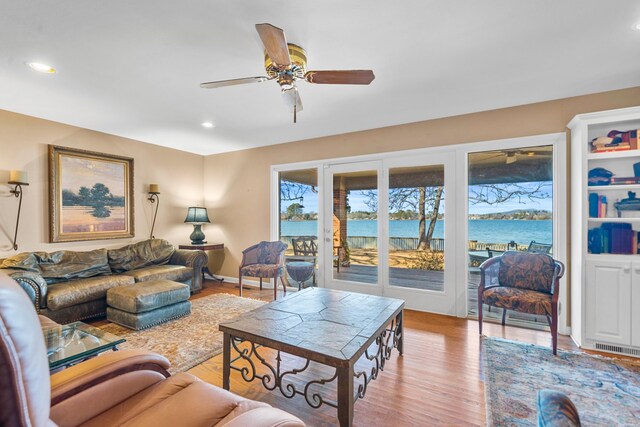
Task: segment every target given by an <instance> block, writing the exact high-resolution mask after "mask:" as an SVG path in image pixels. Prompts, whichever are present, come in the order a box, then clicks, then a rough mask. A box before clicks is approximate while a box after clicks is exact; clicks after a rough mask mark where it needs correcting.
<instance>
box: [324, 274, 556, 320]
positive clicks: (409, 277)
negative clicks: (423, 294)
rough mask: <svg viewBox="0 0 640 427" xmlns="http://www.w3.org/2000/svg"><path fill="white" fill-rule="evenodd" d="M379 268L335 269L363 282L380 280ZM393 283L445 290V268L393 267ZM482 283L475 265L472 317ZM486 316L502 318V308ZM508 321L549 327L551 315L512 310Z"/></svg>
mask: <svg viewBox="0 0 640 427" xmlns="http://www.w3.org/2000/svg"><path fill="white" fill-rule="evenodd" d="M377 273H378V268H377V267H376V266H373V265H357V264H351V265H350V266H349V267H340V272H337V271H336V270H335V269H334V270H333V277H334V279H337V280H345V281H352V282H359V283H371V284H374V283H377V278H378V274H377ZM389 276H390V284H391V285H393V286H400V287H403V288H412V289H423V290H429V291H443V290H444V271H431V270H418V269H412V268H398V267H391V268H389ZM479 285H480V272H479V271H478V270H477V269H473V270H472V271H470V272H469V275H468V280H467V301H468V314H469V316H471V317H477V315H478V308H477V307H478V286H479ZM484 317H485V320H489V321H492V320H493V321H497V320H500V321H501V320H502V310H498V309H496V308H489V307H486V306H485V309H484ZM507 320H508V321H515V322H517V323H518V324H521V325H523V326H527V325H528V326H535V327H537V328H546V327H547V319H546V318H545V317H544V316H534V315H529V314H524V313H516V312H513V311H510V312H508V313H507Z"/></svg>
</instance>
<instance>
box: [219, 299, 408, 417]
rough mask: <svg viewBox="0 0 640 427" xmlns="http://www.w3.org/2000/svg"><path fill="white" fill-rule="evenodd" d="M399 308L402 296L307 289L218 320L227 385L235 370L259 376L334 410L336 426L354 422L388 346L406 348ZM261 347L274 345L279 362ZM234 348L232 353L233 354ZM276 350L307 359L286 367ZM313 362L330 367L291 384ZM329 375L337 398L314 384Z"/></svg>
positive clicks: (313, 404)
mask: <svg viewBox="0 0 640 427" xmlns="http://www.w3.org/2000/svg"><path fill="white" fill-rule="evenodd" d="M403 309H404V301H402V300H398V299H393V298H385V297H378V296H373V295H365V294H357V293H353V292H344V291H336V290H330V289H324V288H308V289H305V290H303V291H300V292H297V293H295V294H294V295H291V296H289V297H286V298H284V299H282V300H279V301H274V302H272V303H270V304H267V305H265V306H263V307H260V308H258V309H256V310H254V311H252V312H249V313H247V314H245V315H243V316H242V317H239V318H236V319H234V320H231V321H228V322H223V323H221V324H220V326H219V328H220V331H222V332H223V333H224V341H223V342H224V350H223V353H224V354H223V358H224V359H223V377H222V385H223V387H224V388H225V389H226V390H229V377H230V374H231V370H232V369H233V370H235V371H238V372H240V374H241V376H242V378H243V379H244V380H245V381H247V382H251V381H253V380H255V379H258V380H260V381H261V382H262V384H263V385H264V387H265V388H267V389H268V390H275V389H276V388H277V389H279V390H280V392H281V393H282V394H283V395H284V396H285V397H288V398H292V397H294V396H295V395H301V396H303V397H304V398H305V400H306V402H307V403H308V404H309V405H310V406H311V407H313V408H319V407H320V406H322V405H323V404H326V405H328V406H332V407H334V408H337V410H338V420H339V421H340V425H341V426H351V425H352V423H353V406H354V403H355V402H356V400H357V399H361V398H363V397H364V396H365V393H366V391H367V386H368V384H369V382H370V381H371V380H374V379H376V378H377V376H378V374H379V373H380V371H382V370H383V369H384V365H385V362H386V361H387V360H389V358H390V357H391V351H392V349H393V348H397V349H398V351H399V353H400V354H402V352H403V322H402V312H403ZM242 343H244V344H242ZM262 346H265V347H269V348H272V349H275V350H276V351H277V357H276V363H272V362H269V361H267V360H266V358H265V357H264V356H263V355H262V354H260V352H259V349H260V348H261V347H262ZM232 350H233V351H234V352H235V353H237V355H236V356H235V357H234V358H233V359H232V358H231V351H232ZM281 352H284V353H288V354H292V355H294V356H298V357H300V358H302V359H305V361H306V362H305V363H304V366H302V367H300V368H299V369H289V370H283V369H282V368H281V363H280V362H281V356H280V353H281ZM361 358H362V359H363V360H364V361H368V362H367V364H368V366H367V368H366V369H358V368H356V362H358V360H359V359H361ZM312 361H313V362H317V363H320V364H322V365H326V366H329V367H330V368H332V370H331V372H330V373H329V375H327V376H326V377H325V378H318V379H314V380H311V381H307V382H306V383H305V385H304V386H303V387H300V386H296V384H294V383H292V382H291V378H292V376H294V375H297V374H300V373H303V372H305V371H306V370H307V368H309V364H310V362H312ZM234 364H236V365H241V366H234ZM258 364H261V365H263V366H264V367H266V373H264V374H262V373H260V372H258V369H257V365H258ZM333 369H335V372H333ZM263 371H264V370H263ZM331 374H332V375H331ZM308 375H309V373H308V372H306V373H304V374H303V375H302V376H303V377H305V378H306V377H308ZM334 381H337V400H332V399H329V398H327V397H323V396H322V395H321V394H320V392H321V391H323V390H324V388H323V390H319V388H320V387H321V386H324V385H325V384H330V383H333V382H334ZM356 385H357V387H356Z"/></svg>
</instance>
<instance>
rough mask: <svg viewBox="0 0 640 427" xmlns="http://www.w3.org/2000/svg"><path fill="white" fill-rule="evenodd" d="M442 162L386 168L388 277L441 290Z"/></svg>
mask: <svg viewBox="0 0 640 427" xmlns="http://www.w3.org/2000/svg"><path fill="white" fill-rule="evenodd" d="M444 196H445V194H444V165H429V166H420V167H411V168H393V169H390V170H389V280H390V284H391V285H393V286H400V287H404V288H414V289H424V290H430V291H440V292H442V291H444V267H445V260H444V245H445V242H444V217H445V215H444V213H445V210H444V207H445V203H444V200H445V197H444Z"/></svg>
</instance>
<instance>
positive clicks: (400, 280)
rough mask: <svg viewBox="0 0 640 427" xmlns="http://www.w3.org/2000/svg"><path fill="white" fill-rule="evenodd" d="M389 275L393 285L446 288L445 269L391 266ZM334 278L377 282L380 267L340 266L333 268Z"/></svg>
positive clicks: (438, 289) (414, 287)
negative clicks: (338, 268)
mask: <svg viewBox="0 0 640 427" xmlns="http://www.w3.org/2000/svg"><path fill="white" fill-rule="evenodd" d="M389 276H390V277H389V279H390V283H391V285H393V286H401V287H403V288H413V289H425V290H430V291H442V290H444V271H430V270H417V269H412V268H399V267H391V268H389ZM333 278H334V279H337V280H346V281H350V282H360V283H376V282H377V281H378V267H376V266H373V265H357V264H351V265H350V266H349V267H340V272H337V271H336V270H333Z"/></svg>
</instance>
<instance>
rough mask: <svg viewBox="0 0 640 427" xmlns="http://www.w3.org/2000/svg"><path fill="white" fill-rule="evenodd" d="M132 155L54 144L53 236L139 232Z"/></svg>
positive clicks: (53, 239) (75, 238)
mask: <svg viewBox="0 0 640 427" xmlns="http://www.w3.org/2000/svg"><path fill="white" fill-rule="evenodd" d="M133 176H134V175H133V159H132V158H130V157H122V156H117V155H113V154H104V153H97V152H93V151H86V150H79V149H76V148H68V147H60V146H57V145H49V241H50V242H52V243H57V242H77V241H85V240H103V239H123V238H129V237H134V234H135V233H134V231H135V228H134V213H135V211H134V204H133V200H134V198H133Z"/></svg>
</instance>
